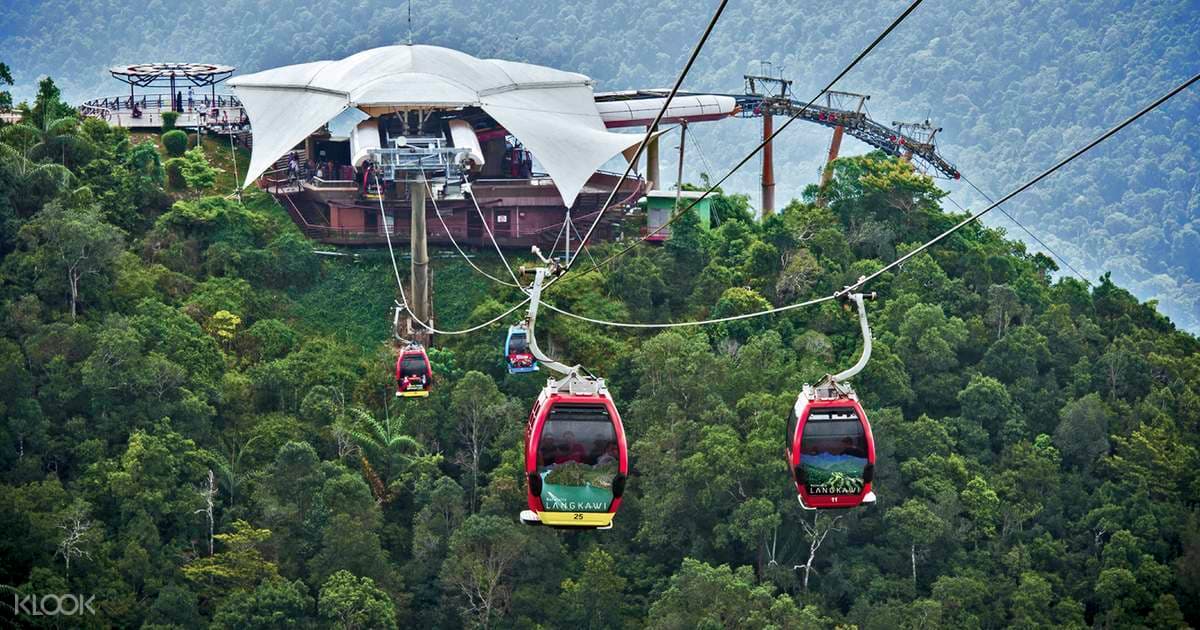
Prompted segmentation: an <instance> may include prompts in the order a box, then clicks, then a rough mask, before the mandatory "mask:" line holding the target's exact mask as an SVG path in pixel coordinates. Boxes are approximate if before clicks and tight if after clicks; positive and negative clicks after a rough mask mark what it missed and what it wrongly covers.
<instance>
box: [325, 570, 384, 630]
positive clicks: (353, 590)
mask: <svg viewBox="0 0 1200 630" xmlns="http://www.w3.org/2000/svg"><path fill="white" fill-rule="evenodd" d="M317 609H318V610H319V611H320V616H321V621H322V622H323V623H325V624H327V626H328V627H332V628H338V629H339V630H359V629H364V630H365V629H375V628H395V627H396V606H395V605H394V604H393V603H392V601H391V599H390V598H389V597H388V595H387V593H385V592H383V591H381V590H379V589H378V588H377V587H376V586H375V582H374V581H373V580H371V578H366V577H364V578H358V577H355V576H354V574H353V573H350V572H349V571H338V572H337V573H334V574H333V575H331V576H329V579H327V580H325V583H324V584H323V585H322V586H321V595H320V599H318V601H317Z"/></svg>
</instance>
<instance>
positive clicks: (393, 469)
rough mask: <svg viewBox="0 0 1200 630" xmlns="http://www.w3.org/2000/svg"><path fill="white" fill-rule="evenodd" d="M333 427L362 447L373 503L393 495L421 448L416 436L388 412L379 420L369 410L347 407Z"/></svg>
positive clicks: (363, 467) (381, 501)
mask: <svg viewBox="0 0 1200 630" xmlns="http://www.w3.org/2000/svg"><path fill="white" fill-rule="evenodd" d="M337 427H338V430H339V431H342V432H344V433H345V434H346V435H347V436H349V437H350V439H351V440H352V441H353V442H354V443H355V444H357V445H358V446H359V448H361V449H362V455H361V458H360V461H361V463H362V469H363V474H364V475H366V478H367V481H368V483H369V484H370V486H371V492H373V493H374V495H375V501H376V503H378V504H380V505H383V504H386V503H388V502H390V501H392V500H393V499H395V498H396V496H397V492H398V491H399V486H397V483H398V482H400V481H401V479H400V478H401V475H402V474H403V473H404V472H406V471H407V470H408V469H409V468H410V467H411V466H412V465H413V464H414V463H415V462H416V461H417V459H418V456H419V453H420V450H421V445H420V444H419V443H418V442H417V441H416V440H414V439H413V438H411V437H409V436H408V435H406V434H404V433H403V425H402V424H401V421H400V418H392V417H391V415H390V414H389V415H388V417H387V419H386V420H384V421H383V422H380V421H379V420H376V419H375V418H374V417H373V416H372V415H371V414H370V413H368V412H366V411H363V410H362V409H358V408H355V407H351V408H348V409H347V410H346V415H345V416H343V417H342V418H341V419H340V420H339V421H338V423H337Z"/></svg>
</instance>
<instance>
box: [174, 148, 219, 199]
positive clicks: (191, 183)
mask: <svg viewBox="0 0 1200 630" xmlns="http://www.w3.org/2000/svg"><path fill="white" fill-rule="evenodd" d="M176 159H182V160H183V163H182V164H181V165H180V173H181V174H182V175H183V180H184V181H185V182H187V187H188V188H190V189H192V190H193V191H194V192H195V195H196V196H199V195H200V192H201V191H204V190H207V189H209V188H212V185H213V184H214V183H216V181H217V169H214V168H213V167H212V166H210V165H209V163H208V158H207V157H205V156H204V148H203V147H201V146H195V147H192V148H191V149H188V151H187V152H186V153H184V154H183V157H182V158H176Z"/></svg>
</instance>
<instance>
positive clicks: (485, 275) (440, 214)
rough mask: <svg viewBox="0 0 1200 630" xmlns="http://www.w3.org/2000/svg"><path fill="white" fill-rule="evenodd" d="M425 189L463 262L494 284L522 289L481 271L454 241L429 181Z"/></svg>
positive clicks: (422, 173) (434, 211)
mask: <svg viewBox="0 0 1200 630" xmlns="http://www.w3.org/2000/svg"><path fill="white" fill-rule="evenodd" d="M421 175H422V177H424V175H425V172H424V170H422V171H421ZM425 188H426V190H428V191H429V199H430V201H432V202H433V213H434V214H435V215H437V219H438V223H441V224H442V229H443V230H446V236H449V237H450V244H451V245H453V246H454V249H455V250H457V251H458V253H459V255H461V256H462V257H463V260H465V261H467V264H468V265H470V266H471V268H472V269H474V270H475V271H478V272H479V273H480V274H482V275H483V277H485V278H487V279H489V280H491V281H492V282H496V283H499V284H503V285H504V286H508V287H517V288H520V286H521V285H519V284H513V283H511V282H509V281H507V280H501V279H500V278H497V277H496V276H493V275H492V274H490V273H488V272H486V271H484V270H482V269H480V268H479V266H478V265H476V264H475V263H474V262H473V261H472V260H471V257H470V256H467V253H466V252H464V251H463V250H462V247H460V246H459V245H458V241H456V240H454V234H453V233H451V232H450V226H448V225H446V221H445V219H443V218H442V211H441V210H439V209H438V203H437V196H436V195H434V194H433V187H432V186H430V185H429V181H428V180H426V181H425ZM505 266H507V263H505ZM509 273H512V270H511V269H510V270H509Z"/></svg>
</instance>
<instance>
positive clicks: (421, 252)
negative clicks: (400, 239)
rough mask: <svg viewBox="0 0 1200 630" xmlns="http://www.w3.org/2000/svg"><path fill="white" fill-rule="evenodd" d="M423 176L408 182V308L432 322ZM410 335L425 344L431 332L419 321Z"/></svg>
mask: <svg viewBox="0 0 1200 630" xmlns="http://www.w3.org/2000/svg"><path fill="white" fill-rule="evenodd" d="M425 186H426V184H425V176H424V174H421V175H419V176H418V177H417V178H416V179H413V180H410V181H409V182H408V187H409V206H410V208H411V213H412V221H411V228H412V229H411V230H410V235H409V239H410V241H409V242H410V248H411V249H410V251H411V252H412V272H411V282H410V283H409V287H411V290H410V291H409V301H410V302H409V307H410V308H411V309H412V315H413V317H415V318H416V319H418V320H420V321H422V322H425V323H428V324H432V318H431V316H430V315H431V313H432V312H433V308H432V305H431V304H430V303H429V295H430V292H429V249H428V247H427V243H426V239H427V234H426V232H425V199H426V196H425ZM413 334H414V336H415V338H416V340H417V341H420V342H421V343H422V344H425V345H428V344H429V341H430V340H429V338H430V336H431V335H430V333H429V331H427V330H425V329H424V327H422V326H421V325H420V324H415V325H414V326H413Z"/></svg>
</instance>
